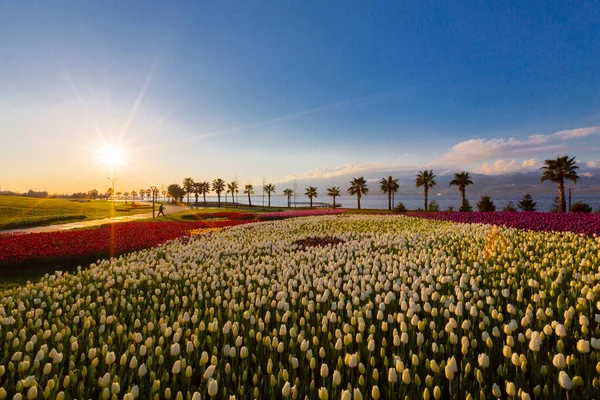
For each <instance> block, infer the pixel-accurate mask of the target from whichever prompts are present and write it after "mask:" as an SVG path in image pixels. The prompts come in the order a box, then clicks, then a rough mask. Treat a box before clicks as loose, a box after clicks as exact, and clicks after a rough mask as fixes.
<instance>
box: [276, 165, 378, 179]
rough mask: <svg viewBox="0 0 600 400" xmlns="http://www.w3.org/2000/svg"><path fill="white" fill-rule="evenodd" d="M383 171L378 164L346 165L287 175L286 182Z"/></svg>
mask: <svg viewBox="0 0 600 400" xmlns="http://www.w3.org/2000/svg"><path fill="white" fill-rule="evenodd" d="M379 169H381V170H383V169H385V167H384V166H383V165H381V164H379V163H370V164H354V165H352V164H347V165H338V166H336V167H333V168H329V167H324V168H315V169H311V170H310V171H307V172H304V173H302V174H292V175H288V177H287V178H286V181H293V180H294V179H298V180H302V179H325V178H333V177H336V176H344V175H351V174H357V173H362V172H366V171H374V170H379Z"/></svg>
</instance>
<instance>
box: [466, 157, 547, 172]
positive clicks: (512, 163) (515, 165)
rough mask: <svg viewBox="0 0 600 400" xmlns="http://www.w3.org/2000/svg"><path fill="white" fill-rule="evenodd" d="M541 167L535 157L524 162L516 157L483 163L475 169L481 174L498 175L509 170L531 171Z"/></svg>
mask: <svg viewBox="0 0 600 400" xmlns="http://www.w3.org/2000/svg"><path fill="white" fill-rule="evenodd" d="M537 168H539V162H538V161H537V160H536V159H535V158H532V159H529V160H524V161H522V162H519V161H517V160H516V159H512V160H496V161H495V162H493V163H483V164H482V165H481V167H479V168H478V169H476V170H475V172H479V173H481V174H486V175H498V174H506V173H509V172H522V171H531V170H535V169H537Z"/></svg>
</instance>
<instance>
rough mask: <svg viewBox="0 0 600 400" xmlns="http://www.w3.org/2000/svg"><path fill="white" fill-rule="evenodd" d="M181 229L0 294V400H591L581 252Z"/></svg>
mask: <svg viewBox="0 0 600 400" xmlns="http://www.w3.org/2000/svg"><path fill="white" fill-rule="evenodd" d="M455 214H459V213H455ZM473 214H475V213H473ZM461 215H462V214H461ZM272 217H274V218H275V217H278V215H273V216H272ZM217 222H219V221H215V222H214V223H217ZM196 224H198V223H196ZM224 225H228V227H227V229H222V230H217V229H218V228H222V227H225V226H224ZM231 225H237V226H231ZM190 226H191V225H190ZM193 228H194V229H195V231H192V233H190V231H186V232H187V234H186V237H185V238H184V239H175V240H172V241H169V242H166V243H164V244H162V245H158V246H155V247H152V248H149V249H144V250H139V251H135V252H131V253H129V254H125V255H122V256H120V257H118V258H112V259H110V260H103V261H98V262H97V263H95V264H92V265H91V266H90V267H89V268H85V269H79V270H78V271H76V272H74V273H60V272H57V273H55V274H53V275H47V276H45V277H44V279H42V280H40V281H39V282H33V283H32V282H30V283H27V284H26V285H23V286H21V287H19V288H15V289H11V290H6V291H4V292H0V399H3V398H16V399H21V398H22V399H24V398H27V399H55V398H56V399H71V398H80V399H82V398H85V399H87V398H93V399H98V398H101V399H110V398H125V399H135V398H139V399H147V398H154V399H194V400H197V399H201V398H202V399H204V398H219V399H221V398H225V399H227V398H228V399H232V398H235V399H253V398H256V399H280V398H284V399H285V398H290V399H305V398H306V399H343V400H350V399H371V398H372V399H405V398H406V399H413V398H423V399H465V398H466V399H478V398H479V399H483V398H486V399H492V398H502V399H505V398H515V399H538V398H547V399H561V398H572V399H576V398H588V399H595V398H599V397H600V395H599V393H600V238H599V237H596V236H593V235H582V234H576V233H572V232H565V233H554V232H536V231H533V230H519V229H515V228H510V227H505V226H492V225H486V224H472V223H469V224H460V223H455V222H450V221H439V220H429V219H424V218H414V217H407V216H401V215H385V216H384V215H349V214H340V215H322V216H307V217H303V218H291V219H284V220H280V221H272V222H260V223H252V224H223V226H217V225H214V226H209V225H196V226H195V227H193Z"/></svg>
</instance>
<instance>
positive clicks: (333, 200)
mask: <svg viewBox="0 0 600 400" xmlns="http://www.w3.org/2000/svg"><path fill="white" fill-rule="evenodd" d="M333 208H334V209H335V196H333Z"/></svg>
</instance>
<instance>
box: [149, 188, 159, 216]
mask: <svg viewBox="0 0 600 400" xmlns="http://www.w3.org/2000/svg"><path fill="white" fill-rule="evenodd" d="M157 189H158V187H156V186H150V190H152V218H154V198H155V197H156V191H157Z"/></svg>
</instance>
